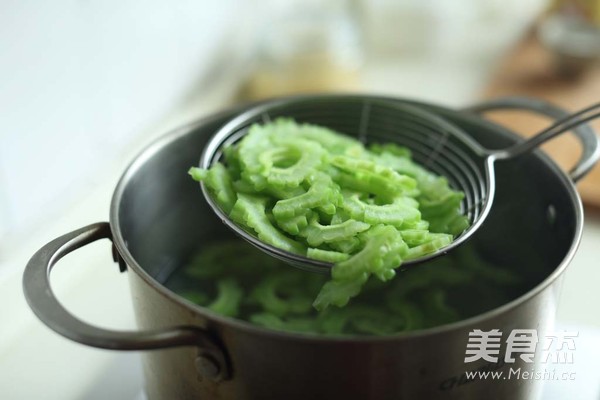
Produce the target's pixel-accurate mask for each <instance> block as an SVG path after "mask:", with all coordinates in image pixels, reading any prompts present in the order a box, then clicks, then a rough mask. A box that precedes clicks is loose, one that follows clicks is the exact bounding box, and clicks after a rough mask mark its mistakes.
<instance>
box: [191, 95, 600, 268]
mask: <svg viewBox="0 0 600 400" xmlns="http://www.w3.org/2000/svg"><path fill="white" fill-rule="evenodd" d="M599 116H600V103H597V104H594V105H592V106H590V107H587V108H585V109H583V110H581V111H579V112H577V113H574V114H571V115H568V116H566V117H564V118H562V119H560V120H558V121H556V122H555V123H554V124H552V126H550V127H549V128H547V129H544V130H543V131H541V132H539V133H538V134H536V135H535V136H533V137H531V138H530V139H528V140H525V141H522V142H519V143H516V144H514V145H513V146H511V147H508V148H506V149H502V150H489V149H485V148H484V147H482V146H481V145H480V144H479V143H478V142H476V141H475V140H474V139H472V137H471V136H470V135H469V134H468V132H465V131H463V130H462V129H460V128H458V127H457V126H455V125H454V124H452V123H450V122H449V121H447V120H445V119H443V118H442V117H440V116H438V115H436V114H434V113H432V112H429V111H426V110H424V109H422V108H420V107H418V106H415V105H413V104H409V103H407V102H402V101H397V100H393V101H392V100H385V99H373V98H361V97H360V96H351V97H350V96H349V97H326V96H324V97H318V96H317V97H300V98H294V99H285V100H276V101H270V102H267V103H263V104H261V105H259V106H256V107H253V108H251V109H249V110H247V111H245V112H243V113H242V114H240V115H238V116H237V117H235V118H233V119H232V120H231V121H229V122H228V123H226V124H225V125H224V126H223V127H222V128H221V129H220V130H219V131H217V132H216V133H215V135H214V136H213V137H212V138H211V139H210V140H209V142H208V143H207V145H206V146H205V148H204V151H203V153H202V156H201V159H200V168H210V166H211V165H213V163H215V162H217V161H219V160H220V159H221V156H222V149H223V148H224V147H225V146H229V145H231V144H233V143H235V142H237V141H239V140H240V139H241V138H243V136H244V135H245V134H246V133H247V131H248V128H249V127H250V126H251V125H252V124H255V123H267V122H269V121H271V120H273V119H275V118H277V117H290V118H293V119H295V120H296V121H297V122H299V123H311V124H316V125H321V126H325V127H328V128H331V129H333V130H335V131H337V132H341V133H344V134H346V135H349V136H353V137H355V138H357V139H358V140H360V141H361V142H363V143H369V142H378V143H390V142H391V143H396V144H398V145H401V146H405V147H408V148H409V149H410V150H411V152H412V155H413V159H414V160H415V161H416V162H418V163H419V164H421V165H423V166H424V167H425V168H427V169H429V170H431V171H432V172H435V173H436V174H438V175H441V176H444V177H446V178H447V179H448V182H449V183H450V186H451V187H452V188H454V189H456V190H461V191H463V192H464V193H465V197H464V199H463V201H462V204H461V212H462V213H463V214H465V215H466V216H467V218H468V220H469V222H470V226H469V228H467V229H466V230H465V231H464V232H463V233H462V234H460V235H459V236H458V237H456V238H455V240H454V241H453V242H452V243H450V244H449V245H448V246H446V247H444V248H442V249H439V250H438V251H436V252H433V253H430V254H427V255H425V256H423V257H420V258H416V259H412V260H409V261H405V262H404V263H403V264H402V267H403V268H404V267H407V266H413V265H416V264H420V263H423V262H424V261H427V260H430V259H432V258H434V257H438V256H440V255H442V254H445V253H447V252H449V251H450V250H452V249H454V248H456V247H457V246H460V245H461V244H463V243H465V242H466V241H467V240H468V239H469V238H470V237H472V235H473V234H475V232H476V231H477V229H479V227H480V226H481V225H482V224H483V222H484V221H485V219H486V217H487V215H488V214H489V212H490V210H491V207H492V203H493V199H494V192H495V176H494V164H495V162H496V161H499V160H507V159H511V158H514V157H517V156H519V155H521V154H524V153H527V152H530V151H533V150H534V149H537V148H538V147H539V146H540V145H541V144H542V143H545V142H547V141H548V140H550V139H552V138H554V137H556V136H558V135H560V134H562V133H564V132H568V131H569V130H571V129H572V128H574V127H576V126H578V125H580V124H582V123H584V122H586V121H589V120H592V119H594V118H597V117H599ZM592 165H593V163H591V164H590V165H584V166H582V165H580V166H579V168H580V169H581V171H579V172H577V171H576V172H577V173H581V174H583V173H585V172H587V169H589V168H591V166H592ZM584 170H585V171H584ZM201 187H202V192H203V194H204V197H205V198H206V200H207V202H208V204H209V205H210V207H211V208H212V209H213V210H214V212H215V213H216V214H217V215H218V216H219V217H220V219H221V220H222V221H223V223H225V225H227V226H228V227H229V228H231V229H232V230H233V231H234V232H235V233H236V234H238V235H239V236H241V237H242V238H243V239H245V240H247V241H248V242H250V243H251V244H252V245H254V246H256V247H257V248H259V249H260V250H262V251H264V252H266V253H268V254H270V255H271V256H273V257H276V258H279V259H281V260H283V261H285V262H287V263H288V264H291V265H293V266H295V267H298V268H301V269H305V270H308V271H313V272H322V273H328V272H329V270H330V268H331V267H332V266H333V264H331V263H327V262H323V261H318V260H313V259H310V258H307V257H303V256H300V255H297V254H293V253H290V252H287V251H285V250H282V249H279V248H277V247H274V246H272V245H269V244H267V243H264V242H262V241H260V239H258V238H257V237H255V236H253V235H251V234H250V233H248V232H246V231H245V230H244V229H242V228H241V227H239V226H238V225H237V224H235V223H234V222H233V221H232V220H231V219H230V218H229V216H228V215H227V214H226V213H225V212H224V211H223V210H221V209H220V208H219V206H218V205H217V203H216V202H215V200H214V199H213V198H212V197H211V195H210V193H209V192H208V190H207V188H206V186H205V185H204V184H203V183H201ZM524 201H526V199H524Z"/></svg>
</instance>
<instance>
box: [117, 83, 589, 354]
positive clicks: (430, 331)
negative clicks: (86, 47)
mask: <svg viewBox="0 0 600 400" xmlns="http://www.w3.org/2000/svg"><path fill="white" fill-rule="evenodd" d="M305 96H312V97H321V98H327V97H328V98H341V97H345V98H347V97H353V96H354V97H361V98H365V97H371V98H377V99H387V100H397V101H406V102H410V103H415V104H417V105H426V106H430V107H437V108H440V109H444V110H445V111H450V112H453V113H459V114H460V115H461V117H463V118H468V119H471V120H473V121H477V122H484V123H486V124H487V125H489V126H490V128H491V129H495V130H496V131H498V132H499V133H502V134H504V135H509V136H512V137H514V138H518V137H519V136H518V135H517V134H516V133H514V132H512V131H511V130H509V129H507V128H505V127H503V126H501V125H498V124H496V123H494V122H492V121H489V120H485V119H482V118H479V117H477V116H476V115H471V114H467V113H464V112H461V111H458V110H454V109H450V108H446V107H442V106H439V105H437V104H432V103H425V102H418V101H414V100H410V99H403V98H398V97H392V96H378V95H372V94H371V95H369V94H353V95H340V94H325V95H302V96H291V98H299V97H305ZM237 109H238V107H233V108H229V109H226V110H224V111H221V112H218V113H214V114H211V115H209V116H206V117H203V118H200V119H198V120H195V121H193V122H191V123H188V124H185V125H183V126H180V127H178V128H175V129H173V130H171V131H169V132H167V133H166V134H164V135H161V136H160V137H159V138H157V139H155V140H154V141H153V142H151V143H150V144H149V145H148V146H146V147H145V148H144V149H143V150H142V151H141V152H140V153H138V155H137V156H136V157H135V158H134V159H133V161H132V162H131V163H130V164H129V165H128V166H127V168H126V169H125V171H124V173H123V175H122V176H121V178H120V179H119V181H118V183H117V186H116V188H115V191H114V193H113V196H112V200H111V204H110V217H109V224H110V229H111V232H112V236H113V243H114V245H115V246H116V248H117V250H118V251H119V253H120V255H121V257H122V258H123V260H124V261H125V263H126V264H127V265H128V266H129V267H131V269H133V271H134V272H135V273H136V274H137V275H138V276H140V277H141V278H142V279H143V280H144V281H145V282H146V283H147V284H148V285H150V286H151V287H152V288H154V289H155V290H157V291H158V293H160V294H161V295H162V296H163V297H165V298H167V299H168V300H171V301H174V302H176V303H178V304H179V305H181V306H182V307H185V308H186V309H187V310H188V311H190V312H193V313H196V314H200V315H201V316H202V317H203V318H205V319H206V320H207V321H214V322H216V323H219V324H223V325H225V326H228V327H230V328H232V329H239V330H242V331H246V332H248V333H254V334H261V335H267V336H270V337H272V338H279V339H296V340H306V341H311V342H337V343H341V342H354V343H356V342H365V343H372V342H388V341H400V340H408V339H411V338H414V337H419V338H421V337H425V336H433V335H438V334H442V333H446V332H450V331H455V330H460V329H464V328H465V327H469V326H474V325H476V324H478V323H482V322H485V321H487V320H490V319H492V318H494V317H498V316H500V315H502V314H505V313H507V312H509V311H511V310H513V309H515V308H516V307H518V306H520V305H521V304H523V303H525V302H526V301H528V300H529V299H531V298H533V297H535V296H537V295H538V294H539V293H541V292H542V291H543V290H545V289H546V288H547V287H548V286H550V285H551V284H553V283H554V281H555V280H556V279H558V277H560V276H561V275H562V274H563V273H564V271H565V270H566V268H567V265H568V264H569V263H570V262H571V260H572V259H573V257H574V256H575V253H576V251H577V248H578V247H579V244H580V241H581V235H582V231H583V205H582V202H581V198H580V196H579V193H578V192H577V190H576V187H575V184H574V182H573V181H572V180H571V179H570V178H569V176H568V175H567V173H566V172H565V171H564V170H563V169H561V168H560V167H559V166H558V165H557V164H556V163H555V162H554V161H553V160H552V159H551V158H550V157H549V156H548V155H546V154H544V153H543V152H541V151H539V150H536V151H535V152H534V154H535V156H536V157H538V158H540V159H541V160H542V161H543V162H545V163H546V165H547V166H548V168H549V169H550V170H551V171H553V172H554V173H555V174H558V176H559V178H560V179H561V181H562V182H563V183H564V184H565V187H566V188H567V189H568V192H569V197H570V200H571V201H572V204H573V205H574V207H575V214H576V218H575V233H574V237H573V241H572V244H571V247H570V248H569V250H568V251H567V253H566V254H565V256H564V258H563V259H562V261H561V262H560V264H559V265H558V266H557V267H556V268H555V269H554V270H553V271H552V272H551V273H550V274H548V275H547V276H546V278H545V279H543V280H542V281H541V282H540V283H538V284H537V285H536V286H534V287H533V288H532V289H530V290H529V291H527V292H526V293H524V294H522V295H521V296H519V297H516V298H515V299H513V300H511V301H509V302H507V303H505V304H503V305H501V306H500V307H496V308H493V309H491V310H489V311H486V312H484V313H482V314H478V315H475V316H472V317H469V318H466V319H462V320H459V321H456V322H453V323H450V324H445V325H440V326H436V327H432V328H426V329H421V330H415V331H409V332H399V333H396V334H392V335H385V336H358V335H321V334H313V333H300V332H287V331H277V330H273V329H267V328H262V327H260V326H257V325H254V324H252V323H250V322H247V321H244V320H241V319H237V318H230V317H225V316H222V315H220V314H217V313H214V312H212V311H210V310H208V309H206V308H203V307H201V306H199V305H197V304H195V303H192V302H190V301H188V300H186V299H184V298H183V297H181V296H179V295H177V294H175V293H174V292H173V291H171V290H170V289H168V288H167V287H165V286H164V285H162V284H161V283H160V282H158V281H157V280H156V279H154V278H153V277H152V276H150V274H148V272H146V270H145V269H144V268H142V267H141V266H140V265H139V264H138V263H137V261H136V260H135V258H134V257H133V256H132V254H131V253H130V252H129V249H128V248H127V245H126V244H125V240H124V238H123V235H122V232H121V229H120V223H119V203H120V200H121V198H122V196H123V193H124V191H125V189H126V187H127V186H128V183H129V181H130V180H131V179H132V177H133V176H134V175H135V174H136V173H137V171H138V170H140V169H141V168H142V167H143V166H144V164H145V163H146V161H148V160H149V159H151V158H152V156H154V155H155V154H156V153H158V152H159V151H160V150H161V149H162V148H164V147H166V146H167V145H168V144H170V143H172V142H173V141H175V140H177V139H179V138H180V137H183V136H185V135H187V134H189V133H190V132H192V131H193V130H194V129H195V128H197V127H198V126H200V125H202V124H205V123H207V122H210V121H214V120H216V119H218V118H221V117H223V116H225V115H227V114H230V113H231V112H232V111H234V110H237Z"/></svg>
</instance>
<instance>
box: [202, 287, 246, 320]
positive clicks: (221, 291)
mask: <svg viewBox="0 0 600 400" xmlns="http://www.w3.org/2000/svg"><path fill="white" fill-rule="evenodd" d="M217 288H218V294H217V298H216V299H215V300H214V301H213V302H212V303H210V304H209V305H208V306H207V308H208V309H209V310H212V311H214V312H216V313H219V314H223V315H226V316H228V317H235V316H237V315H238V313H239V307H240V302H241V300H242V296H243V295H244V292H243V291H242V288H241V287H240V286H239V284H238V283H237V282H236V281H235V280H233V279H223V280H221V281H219V283H218V284H217Z"/></svg>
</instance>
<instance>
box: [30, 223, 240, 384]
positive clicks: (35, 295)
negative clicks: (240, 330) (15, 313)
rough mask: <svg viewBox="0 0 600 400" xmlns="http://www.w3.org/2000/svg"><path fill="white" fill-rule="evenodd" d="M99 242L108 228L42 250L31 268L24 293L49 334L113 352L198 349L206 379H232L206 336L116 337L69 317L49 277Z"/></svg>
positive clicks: (156, 333) (188, 332)
mask: <svg viewBox="0 0 600 400" xmlns="http://www.w3.org/2000/svg"><path fill="white" fill-rule="evenodd" d="M99 239H110V240H111V241H112V234H111V231H110V225H109V224H108V223H107V222H100V223H96V224H92V225H88V226H86V227H84V228H81V229H78V230H76V231H73V232H71V233H67V234H66V235H63V236H61V237H59V238H57V239H54V240H53V241H51V242H50V243H48V244H46V245H45V246H44V247H42V248H41V249H40V250H38V251H37V252H36V253H35V254H34V255H33V257H31V259H30V260H29V262H28V263H27V266H26V267H25V273H24V275H23V290H24V292H25V298H26V299H27V302H28V303H29V306H30V307H31V309H32V310H33V312H34V313H35V315H37V317H38V318H39V319H40V320H42V322H43V323H44V324H46V325H47V326H48V327H49V328H51V329H52V330H54V331H55V332H57V333H59V334H61V335H62V336H64V337H66V338H69V339H71V340H74V341H76V342H79V343H82V344H85V345H88V346H93V347H99V348H103V349H111V350H153V349H165V348H171V347H179V346H196V347H198V350H199V352H198V357H197V358H196V361H195V364H196V368H197V369H198V372H199V373H200V374H202V375H203V376H204V377H206V378H208V379H211V380H214V381H221V380H224V379H227V378H228V377H229V368H228V367H227V362H226V358H225V353H224V352H223V351H222V350H221V348H220V346H219V345H217V344H216V343H215V341H214V339H213V338H212V337H211V336H210V335H209V333H208V332H206V331H205V330H203V329H201V328H198V327H195V326H176V327H172V328H165V329H157V330H151V331H143V332H131V331H121V332H119V331H112V330H107V329H102V328H97V327H95V326H92V325H89V324H87V323H85V322H83V321H81V320H79V319H78V318H76V317H74V316H73V315H71V314H70V313H69V312H68V311H67V310H66V309H65V308H64V307H63V306H62V305H61V304H60V303H59V301H58V299H57V298H56V297H55V296H54V293H53V292H52V288H51V286H50V272H51V271H52V268H54V266H55V264H56V263H57V262H58V260H60V259H61V258H62V257H64V256H65V255H67V254H69V253H71V252H72V251H75V250H77V249H79V248H80V247H83V246H85V245H87V244H89V243H92V242H94V241H96V240H99Z"/></svg>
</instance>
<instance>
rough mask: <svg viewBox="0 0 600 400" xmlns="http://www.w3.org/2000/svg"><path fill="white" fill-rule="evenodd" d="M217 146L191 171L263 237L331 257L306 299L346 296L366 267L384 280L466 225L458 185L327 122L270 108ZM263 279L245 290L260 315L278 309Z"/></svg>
mask: <svg viewBox="0 0 600 400" xmlns="http://www.w3.org/2000/svg"><path fill="white" fill-rule="evenodd" d="M223 154H224V162H223V163H216V164H215V165H214V166H213V167H211V168H210V169H209V170H208V171H204V170H200V169H198V168H192V169H191V170H190V175H192V177H193V178H194V179H196V180H201V181H203V182H205V184H206V186H207V187H208V188H209V191H210V193H211V194H212V195H214V197H215V199H216V202H217V203H218V205H219V207H221V208H222V209H223V210H224V211H225V212H227V213H228V214H229V216H230V218H231V219H232V220H233V221H234V222H235V223H237V224H238V225H240V226H241V227H243V228H244V229H246V230H247V231H248V232H251V233H254V234H256V235H257V237H258V238H259V239H260V240H261V241H263V242H265V243H268V244H270V245H273V246H275V247H278V248H280V249H283V250H286V251H290V252H293V253H295V254H300V255H306V256H307V257H309V258H313V259H317V260H322V261H326V262H331V263H334V264H335V266H334V267H333V269H332V274H331V280H330V281H329V282H327V283H326V284H325V285H324V286H323V287H322V288H321V291H320V292H319V294H318V296H317V298H316V299H315V301H314V302H313V305H314V307H315V308H317V309H319V310H323V309H325V308H327V307H328V306H329V305H335V306H339V307H342V306H344V305H345V304H347V303H348V302H349V300H350V299H351V298H353V297H355V296H356V295H358V294H359V292H360V291H361V288H362V287H363V285H364V284H365V283H366V282H367V281H368V280H369V277H370V276H374V277H375V278H377V280H379V281H382V282H387V281H389V280H391V279H392V278H393V277H394V276H395V269H396V268H397V267H398V266H400V265H401V264H402V262H403V261H404V260H410V259H414V258H416V257H420V256H423V255H426V254H428V253H431V252H433V251H436V250H438V249H440V248H442V247H444V246H446V245H448V244H449V243H450V242H451V241H452V240H453V236H455V235H458V234H460V233H461V232H462V231H463V230H464V229H465V228H466V227H467V226H468V219H467V218H466V217H465V216H463V215H462V214H461V203H462V201H463V197H464V195H463V193H461V192H458V191H455V190H453V189H452V188H451V187H450V185H449V183H448V181H447V180H446V179H445V178H443V177H439V176H437V175H436V174H434V173H433V172H431V171H428V170H427V169H425V168H424V167H422V166H420V165H418V164H416V163H415V162H414V161H413V160H412V155H411V152H410V151H408V149H406V148H403V147H400V146H397V145H394V144H372V145H370V146H369V148H368V149H367V148H365V146H364V145H363V144H361V143H360V142H359V141H357V140H356V139H353V138H350V137H348V136H344V135H342V134H339V133H337V132H335V131H333V130H331V129H328V128H326V127H320V126H315V125H310V124H299V123H296V122H295V121H293V120H291V119H286V118H278V119H276V120H275V121H273V122H270V123H267V124H254V125H252V126H251V127H250V128H249V129H248V132H247V134H246V135H245V136H244V137H243V138H242V140H240V141H239V142H238V143H235V144H233V145H231V146H228V147H226V148H225V149H224V152H223ZM261 288H262V289H261V290H262V292H261V291H260V290H259V291H257V292H256V293H257V294H255V295H253V296H251V297H252V299H254V301H256V302H258V303H257V304H262V303H263V302H264V303H265V304H266V303H272V305H271V307H272V308H268V307H267V306H266V305H263V306H264V307H265V309H266V310H267V311H268V312H269V313H268V316H265V315H263V316H260V317H258V318H259V319H260V318H262V321H263V322H265V321H271V322H273V321H275V320H274V319H273V316H274V317H277V318H279V317H283V316H285V315H286V314H285V312H284V311H285V310H283V309H282V308H281V305H279V306H277V304H279V303H278V302H277V296H276V295H275V293H276V291H275V289H273V287H271V286H268V285H267V286H265V287H262V286H261ZM278 290H279V289H278ZM269 296H270V297H269ZM294 296H295V295H294ZM261 299H262V300H261ZM265 299H270V300H269V301H266V300H265ZM303 301H305V299H304V300H303ZM303 304H305V303H303ZM278 307H279V308H278ZM286 312H287V311H286ZM269 318H270V319H269ZM286 318H287V317H286ZM415 320H416V319H415ZM280 322H281V323H287V322H288V321H287V319H285V320H283V319H282V320H281V321H280ZM273 323H275V322H273ZM280 325H281V324H280ZM353 329H358V330H361V329H363V330H364V327H363V328H360V327H354V328H353Z"/></svg>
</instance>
